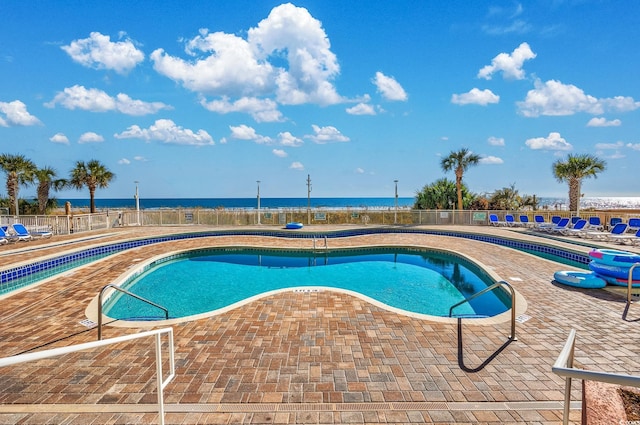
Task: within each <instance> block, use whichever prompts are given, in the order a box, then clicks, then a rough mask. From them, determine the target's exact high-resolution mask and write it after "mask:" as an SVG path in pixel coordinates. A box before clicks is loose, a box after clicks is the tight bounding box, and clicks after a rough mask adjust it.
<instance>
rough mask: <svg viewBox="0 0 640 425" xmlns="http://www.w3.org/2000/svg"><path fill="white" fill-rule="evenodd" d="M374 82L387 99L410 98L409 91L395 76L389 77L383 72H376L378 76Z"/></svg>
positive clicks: (402, 99) (403, 99)
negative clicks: (407, 91)
mask: <svg viewBox="0 0 640 425" xmlns="http://www.w3.org/2000/svg"><path fill="white" fill-rule="evenodd" d="M373 84H375V85H376V87H377V88H378V92H380V94H382V97H384V98H385V99H387V100H401V101H405V100H407V99H408V97H409V96H407V93H406V92H405V91H404V89H403V88H402V86H401V85H400V84H399V83H398V82H397V81H396V80H395V78H393V77H387V76H386V75H384V74H383V73H382V72H379V71H378V72H376V76H375V78H374V79H373Z"/></svg>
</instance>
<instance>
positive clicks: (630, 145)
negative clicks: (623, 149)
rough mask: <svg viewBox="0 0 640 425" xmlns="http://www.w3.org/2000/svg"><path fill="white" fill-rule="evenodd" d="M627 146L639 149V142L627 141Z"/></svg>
mask: <svg viewBox="0 0 640 425" xmlns="http://www.w3.org/2000/svg"><path fill="white" fill-rule="evenodd" d="M627 147H628V148H629V149H633V150H634V151H640V143H627Z"/></svg>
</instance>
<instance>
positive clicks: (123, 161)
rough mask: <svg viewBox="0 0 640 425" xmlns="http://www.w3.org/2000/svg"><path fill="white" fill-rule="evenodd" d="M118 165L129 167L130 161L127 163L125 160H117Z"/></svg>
mask: <svg viewBox="0 0 640 425" xmlns="http://www.w3.org/2000/svg"><path fill="white" fill-rule="evenodd" d="M118 164H120V165H129V164H131V161H129V160H128V159H127V158H122V159H120V160H118Z"/></svg>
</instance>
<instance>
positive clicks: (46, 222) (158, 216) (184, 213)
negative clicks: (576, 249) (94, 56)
mask: <svg viewBox="0 0 640 425" xmlns="http://www.w3.org/2000/svg"><path fill="white" fill-rule="evenodd" d="M490 214H496V215H497V216H498V219H499V220H500V221H502V222H504V221H505V219H504V217H505V215H506V214H511V215H513V216H514V217H515V224H514V225H516V226H517V225H520V224H521V223H520V222H519V221H520V220H519V219H520V215H526V216H527V217H528V220H529V223H533V222H534V215H541V216H542V217H543V218H544V219H545V221H546V222H550V221H551V217H552V216H559V217H573V216H575V215H576V212H572V211H565V210H562V211H560V210H538V211H531V210H529V211H492V210H464V211H457V210H413V209H408V208H399V209H397V210H396V209H394V208H368V207H366V206H363V207H348V208H342V209H329V208H312V209H311V210H310V211H308V210H307V209H306V208H271V209H269V208H262V209H260V210H259V211H258V210H256V209H252V208H246V209H241V208H238V209H224V208H199V207H196V208H166V209H165V208H162V209H143V210H140V211H136V210H132V209H129V210H127V209H124V210H104V211H100V212H98V213H94V214H89V213H83V214H73V215H70V216H66V215H42V216H40V215H39V216H33V215H21V216H8V215H2V216H0V225H5V226H6V225H9V224H12V223H15V222H20V223H22V224H24V225H25V226H26V227H27V229H29V230H48V231H50V232H52V233H53V234H54V235H66V234H70V233H81V232H86V231H91V230H98V229H109V228H112V227H122V226H176V225H178V226H182V225H204V226H238V227H242V226H248V225H250V226H254V225H265V226H270V225H271V226H274V225H275V226H280V225H282V226H283V225H285V224H286V223H289V222H293V221H295V222H300V223H303V224H304V225H325V224H330V225H343V224H354V225H456V226H458V225H462V226H464V225H473V226H488V225H489V224H490V223H489V215H490ZM580 216H581V217H582V218H585V219H586V218H589V217H592V216H593V217H595V216H597V217H598V218H600V221H601V223H603V224H604V225H608V224H609V222H610V220H611V218H612V217H614V216H615V217H617V218H619V219H620V220H622V221H624V222H626V221H628V220H629V219H630V218H633V217H638V214H632V213H629V214H626V213H625V214H622V213H618V212H587V211H581V212H580Z"/></svg>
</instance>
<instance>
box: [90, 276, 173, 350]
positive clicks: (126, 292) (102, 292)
mask: <svg viewBox="0 0 640 425" xmlns="http://www.w3.org/2000/svg"><path fill="white" fill-rule="evenodd" d="M107 288H112V289H115V290H117V291H120V292H122V293H123V294H126V295H129V296H131V297H133V298H135V299H137V300H140V301H142V302H145V303H147V304H149V305H151V306H153V307H157V308H159V309H161V310H163V311H164V316H165V320H168V319H169V310H168V309H166V308H165V307H163V306H161V305H160V304H156V303H154V302H153V301H149V300H148V299H146V298H142V297H141V296H139V295H136V294H134V293H133V292H129V291H127V290H126V289H122V288H121V287H119V286H117V285H114V284H113V283H109V284H107V285H105V286H103V287H102V289H101V290H100V295H98V341H100V340H101V339H102V296H103V295H104V292H105V290H106V289H107Z"/></svg>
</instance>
